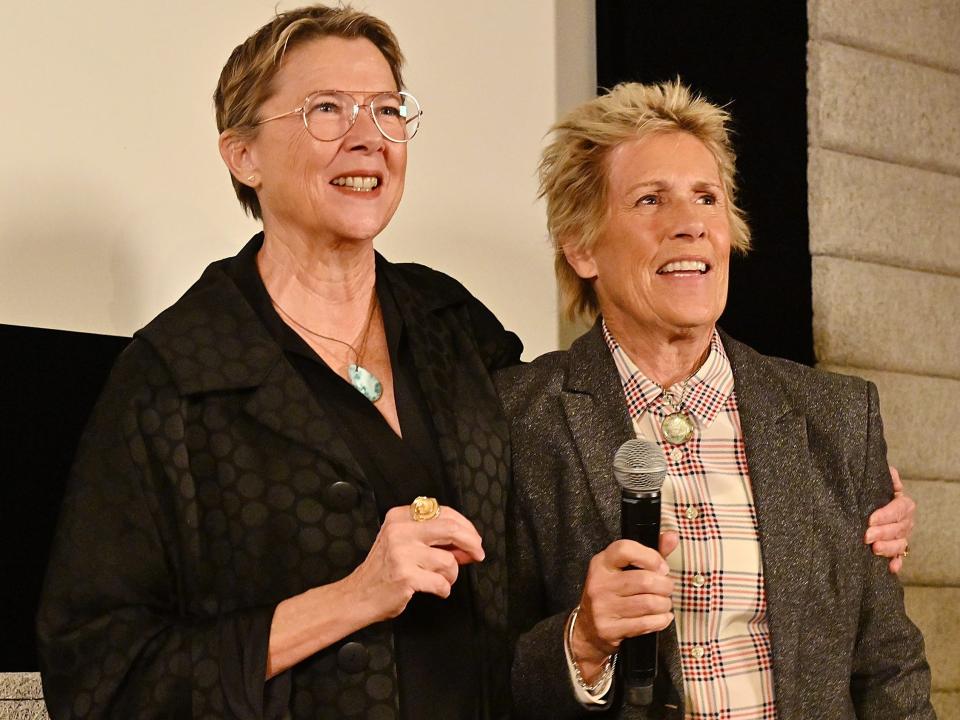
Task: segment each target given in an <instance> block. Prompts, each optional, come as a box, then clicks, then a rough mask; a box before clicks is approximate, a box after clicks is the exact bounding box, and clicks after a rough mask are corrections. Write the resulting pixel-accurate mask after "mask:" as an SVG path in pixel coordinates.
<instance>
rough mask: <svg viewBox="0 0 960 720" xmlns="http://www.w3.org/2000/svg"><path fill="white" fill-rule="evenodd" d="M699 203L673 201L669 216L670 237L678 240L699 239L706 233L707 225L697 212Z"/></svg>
mask: <svg viewBox="0 0 960 720" xmlns="http://www.w3.org/2000/svg"><path fill="white" fill-rule="evenodd" d="M699 209H700V206H699V205H690V204H688V203H675V204H674V206H673V208H672V210H673V212H672V213H671V217H670V225H669V228H670V237H672V238H677V239H679V240H699V239H700V238H703V237H705V236H706V234H707V225H706V223H705V222H704V221H703V217H702V216H701V213H700V212H698V210H699Z"/></svg>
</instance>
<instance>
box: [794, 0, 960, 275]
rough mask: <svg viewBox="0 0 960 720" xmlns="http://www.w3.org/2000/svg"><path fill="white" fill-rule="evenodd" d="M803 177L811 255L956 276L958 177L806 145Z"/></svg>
mask: <svg viewBox="0 0 960 720" xmlns="http://www.w3.org/2000/svg"><path fill="white" fill-rule="evenodd" d="M957 7H958V8H960V3H958V4H957ZM958 29H960V27H958ZM958 47H960V43H958ZM954 112H955V113H957V112H960V108H957V109H956V110H955V111H954ZM807 179H808V185H809V191H808V192H809V198H810V202H809V208H810V209H809V213H810V252H811V254H813V255H831V256H834V257H845V258H850V259H858V260H866V261H869V262H877V263H882V264H885V265H895V266H897V267H905V268H912V269H915V270H930V271H933V272H941V273H947V274H954V275H960V243H958V242H956V238H955V237H954V234H953V233H949V232H944V219H945V218H957V217H960V177H956V176H953V175H945V174H943V173H936V172H931V171H927V170H920V169H917V168H911V167H907V166H904V165H894V164H891V163H886V162H880V161H878V160H870V159H868V158H864V157H858V156H856V155H846V154H844V153H839V152H833V151H831V150H821V149H817V148H811V149H810V160H809V166H808V170H807Z"/></svg>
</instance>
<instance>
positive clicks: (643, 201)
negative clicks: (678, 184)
mask: <svg viewBox="0 0 960 720" xmlns="http://www.w3.org/2000/svg"><path fill="white" fill-rule="evenodd" d="M659 202H660V198H659V197H657V196H656V195H644V196H643V197H641V198H639V199H638V200H637V202H636V203H635V205H637V206H639V205H657V204H658V203H659Z"/></svg>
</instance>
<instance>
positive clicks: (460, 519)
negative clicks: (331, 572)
mask: <svg viewBox="0 0 960 720" xmlns="http://www.w3.org/2000/svg"><path fill="white" fill-rule="evenodd" d="M483 558H484V552H483V543H482V540H481V538H480V534H479V533H478V532H477V530H476V528H475V527H474V526H473V523H471V522H470V521H469V520H467V518H465V517H464V516H463V515H461V514H460V513H459V512H457V511H456V510H454V509H453V508H451V507H447V506H443V507H441V509H440V516H439V517H436V518H434V519H432V520H426V521H424V522H417V521H415V520H413V518H412V517H411V516H410V506H409V505H403V506H400V507H395V508H392V509H390V510H389V511H388V512H387V515H386V519H385V520H384V522H383V525H382V526H381V527H380V532H379V533H378V534H377V537H376V540H374V542H373V547H371V548H370V552H369V553H368V554H367V557H366V559H364V561H363V562H362V563H360V565H359V566H358V567H357V568H356V570H354V571H353V572H352V573H351V574H350V575H349V576H348V577H346V578H345V579H344V583H345V584H346V585H347V586H348V587H349V588H350V590H351V591H352V592H353V593H354V594H355V595H356V597H357V601H358V602H359V603H361V604H363V605H365V606H366V607H368V608H370V609H371V612H372V616H373V622H378V621H381V620H388V619H390V618H393V617H396V616H397V615H399V614H400V613H401V612H403V610H404V608H406V606H407V603H408V602H410V598H412V597H413V594H414V593H415V592H426V593H431V594H433V595H438V596H439V597H443V598H445V597H448V596H449V595H450V590H451V588H452V587H453V583H454V582H456V580H457V576H458V574H459V567H460V565H466V564H469V563H472V562H480V561H482V560H483Z"/></svg>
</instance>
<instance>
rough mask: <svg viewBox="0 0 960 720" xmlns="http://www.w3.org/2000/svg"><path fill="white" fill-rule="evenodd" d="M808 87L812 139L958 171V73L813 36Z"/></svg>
mask: <svg viewBox="0 0 960 720" xmlns="http://www.w3.org/2000/svg"><path fill="white" fill-rule="evenodd" d="M807 88H808V95H807V115H808V121H809V137H810V145H811V146H813V147H825V148H829V149H831V150H840V151H842V152H847V153H852V154H855V155H865V156H867V157H871V158H876V159H879V160H886V161H887V162H893V163H901V164H905V165H913V166H916V167H922V168H926V169H929V170H936V171H939V172H945V173H952V174H960V123H958V122H957V108H958V107H960V75H958V74H956V73H951V72H945V71H942V70H936V69H933V68H929V67H922V66H920V65H914V64H912V63H909V62H904V61H900V60H893V59H891V58H889V57H883V56H881V55H876V54H874V53H870V52H865V51H863V50H855V49H853V48H849V47H844V46H842V45H836V44H833V43H828V42H819V41H811V42H810V44H809V49H808V68H807Z"/></svg>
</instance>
